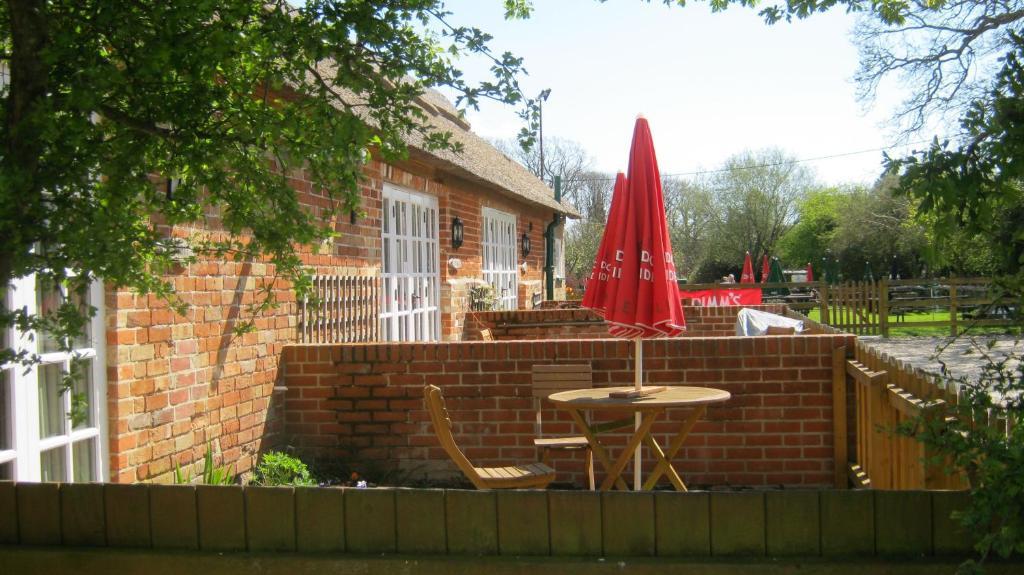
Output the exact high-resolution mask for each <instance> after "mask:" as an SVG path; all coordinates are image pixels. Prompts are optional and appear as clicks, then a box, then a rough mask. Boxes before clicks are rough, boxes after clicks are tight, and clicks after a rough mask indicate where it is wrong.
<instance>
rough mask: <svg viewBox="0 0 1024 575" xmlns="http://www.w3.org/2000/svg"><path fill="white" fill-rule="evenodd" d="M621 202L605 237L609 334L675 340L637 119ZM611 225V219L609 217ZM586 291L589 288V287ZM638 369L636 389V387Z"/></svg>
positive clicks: (669, 262) (672, 302)
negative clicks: (611, 250) (610, 258)
mask: <svg viewBox="0 0 1024 575" xmlns="http://www.w3.org/2000/svg"><path fill="white" fill-rule="evenodd" d="M624 191H625V197H624V198H623V200H622V206H621V208H620V210H619V213H618V214H616V216H617V217H621V218H622V220H621V221H619V222H614V221H610V222H609V225H608V230H607V231H606V232H605V234H606V235H607V234H608V233H609V232H610V231H611V230H615V231H614V232H613V233H615V236H614V238H613V242H614V245H615V246H616V252H615V260H616V263H617V264H618V265H617V268H618V269H616V270H615V272H616V273H618V274H619V277H612V279H611V280H610V281H609V282H608V284H607V287H606V288H605V291H604V294H603V296H604V304H605V310H606V313H605V319H606V320H607V321H608V322H609V323H611V324H612V327H611V328H610V329H609V331H610V332H611V333H612V334H613V335H617V336H620V337H630V338H637V339H638V341H637V345H638V346H639V338H642V337H659V336H675V335H679V334H681V333H682V331H683V330H684V329H686V320H685V319H684V317H683V308H682V305H681V304H680V302H679V285H678V284H677V283H676V269H675V263H674V261H673V259H672V243H671V241H670V240H669V235H668V225H667V224H666V222H665V201H664V199H663V196H662V191H661V175H660V174H659V173H658V160H657V158H656V157H655V154H654V143H653V141H652V140H651V129H650V126H648V125H647V120H646V119H645V118H643V117H640V118H637V121H636V126H635V128H634V131H633V145H632V147H631V148H630V153H629V171H628V172H627V174H626V186H625V189H624ZM609 220H611V214H609ZM588 291H589V288H588ZM639 369H640V366H639V365H637V370H638V373H637V387H638V388H639V383H640V381H639Z"/></svg>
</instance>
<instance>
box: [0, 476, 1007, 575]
mask: <svg viewBox="0 0 1024 575" xmlns="http://www.w3.org/2000/svg"><path fill="white" fill-rule="evenodd" d="M966 503H967V494H966V493H965V492H950V491H936V492H929V491H902V492H895V491H873V490H864V491H820V492H816V491H768V492H746V493H726V492H712V493H699V492H693V493H669V492H659V493H649V492H648V493H628V492H627V493H597V492H572V491H551V490H549V491H500V492H499V491H461V490H438V489H338V488H318V487H301V488H291V487H241V486H204V485H200V486H193V485H145V484H138V485H114V484H101V483H91V484H57V483H18V484H15V483H11V482H0V572H2V573H18V574H25V573H33V572H36V573H58V572H68V573H70V572H74V573H93V572H99V573H103V572H104V571H102V570H98V569H96V564H97V561H102V560H103V559H102V558H104V557H106V558H111V557H118V556H120V557H124V556H125V555H124V554H125V553H127V552H128V551H129V550H131V549H136V550H146V551H147V552H151V553H155V552H161V551H172V550H173V551H174V552H175V553H176V554H177V556H178V557H182V556H184V557H189V556H194V554H195V553H199V554H205V555H206V556H207V557H211V558H219V559H220V560H222V561H223V560H224V559H225V558H230V557H236V558H237V557H239V556H241V555H242V554H243V553H245V552H249V553H263V554H265V555H263V557H265V558H268V559H269V558H273V557H281V556H288V557H293V558H294V561H295V563H292V567H293V570H292V571H276V570H275V572H285V573H299V572H302V573H307V572H309V573H312V572H321V571H313V570H305V569H298V568H297V566H298V565H301V560H302V557H303V555H302V554H304V553H325V554H329V555H334V556H337V555H347V554H351V555H352V556H355V557H359V556H364V557H365V556H368V555H371V554H373V555H378V556H379V555H380V554H406V555H440V556H448V557H449V559H451V560H454V559H456V557H457V556H468V557H492V558H495V557H497V556H526V557H529V556H535V557H544V556H553V557H561V558H563V559H567V558H572V557H579V558H583V557H603V556H608V557H622V558H627V557H628V558H642V557H659V558H663V561H671V560H672V558H679V559H683V558H686V559H689V560H690V561H697V562H699V561H702V560H703V561H709V560H712V559H715V560H723V559H725V560H728V559H730V558H747V559H748V560H751V559H752V560H756V559H757V558H764V557H771V558H775V559H774V560H773V562H772V563H771V564H772V565H773V566H776V567H777V566H778V563H775V562H774V561H778V560H779V559H782V560H786V559H788V558H797V557H799V558H804V560H805V561H806V560H807V559H809V558H817V559H815V561H819V562H828V561H836V560H839V561H849V558H850V557H856V558H858V559H857V562H856V564H857V565H858V566H859V567H860V569H862V571H860V572H865V571H867V572H882V571H881V570H880V571H875V570H874V569H871V568H869V567H865V566H864V563H863V562H865V561H868V562H870V561H872V560H874V559H875V558H890V559H892V558H915V560H916V561H921V560H922V558H929V557H960V558H963V557H965V556H966V555H967V554H968V553H969V552H970V544H971V541H970V537H968V536H967V535H966V534H965V533H963V531H962V529H961V528H960V526H959V525H958V524H957V523H955V522H954V521H953V520H952V519H950V513H951V512H953V511H954V510H960V509H963V508H964V507H965V506H966ZM62 547H63V548H62ZM35 549H39V550H44V551H45V552H46V553H45V555H43V556H39V555H32V556H28V555H25V554H23V553H24V552H26V551H33V550H35ZM89 550H94V551H96V553H95V555H93V556H92V560H87V561H79V562H77V563H75V562H71V561H69V560H68V559H69V558H68V557H64V556H62V555H61V554H62V553H65V552H68V551H74V552H86V551H89ZM26 557H31V558H32V559H33V560H35V561H44V562H46V563H44V564H45V565H46V568H42V567H41V566H40V563H36V562H34V561H29V560H27V559H26ZM844 558H845V559H844ZM108 560H109V559H108ZM552 560H555V559H552ZM916 561H915V562H916ZM101 564H102V563H101ZM613 564H614V563H613ZM218 565H219V564H212V565H211V566H214V567H216V566H218ZM286 565H287V564H286ZM286 565H285V566H286ZM665 565H666V564H665V563H661V566H662V568H663V569H664V567H665ZM1003 565H1004V566H1006V565H1008V564H1006V563H1003ZM122 566H124V565H122ZM630 566H631V567H632V563H630ZM1009 566H1013V567H1018V568H1019V567H1020V565H1019V564H1016V565H1013V564H1010V565H1009ZM137 567H138V568H135V569H130V570H129V571H124V570H111V571H105V572H106V573H111V572H113V573H121V572H147V573H173V572H191V571H192V570H184V571H175V570H170V569H167V568H165V567H164V566H163V565H161V564H146V563H145V562H144V561H140V563H139V564H138V565H137ZM278 567H283V566H281V565H279V566H278ZM588 567H590V568H591V569H588ZM592 567H593V565H590V564H583V565H581V564H577V565H576V567H575V569H573V568H571V566H570V569H569V570H568V571H547V572H586V573H591V572H593V570H592ZM749 567H751V566H750V565H748V568H749ZM992 567H996V568H997V569H999V570H998V571H996V572H1007V573H1009V572H1014V571H1011V570H1006V571H1002V570H1001V568H1000V565H999V564H998V563H996V564H995V565H994V566H993V565H990V564H989V565H986V568H992ZM808 568H809V566H808V565H806V564H805V565H803V566H802V569H799V570H796V571H784V572H785V573H791V572H792V573H804V572H806V571H807V569H808ZM90 569H92V570H90ZM691 569H692V566H691ZM811 570H812V571H814V572H816V573H820V572H832V571H829V570H825V571H822V570H820V565H819V569H818V570H815V569H814V568H811ZM212 571H214V572H217V573H221V572H225V571H222V570H221V569H219V568H214V569H212ZM481 571H482V569H481ZM670 571H671V572H677V571H675V570H670ZM228 572H232V573H234V572H239V571H235V570H231V571H228ZM241 572H245V571H241ZM248 572H250V573H257V572H258V573H264V572H266V571H264V570H263V569H261V568H260V569H253V570H251V571H248ZM338 572H348V571H338ZM358 572H370V573H373V572H375V571H373V570H372V569H371V570H359V571H358ZM386 572H392V571H386ZM393 572H396V573H398V572H400V573H415V572H418V571H417V569H416V567H415V564H412V565H410V564H408V563H407V564H406V565H405V567H404V568H402V569H400V570H397V571H393ZM466 572H473V571H466ZM515 572H516V573H524V572H526V571H525V570H521V571H515ZM531 572H532V571H531ZM616 572H620V571H616ZM630 572H632V571H630ZM660 572H666V571H660ZM679 572H681V571H679ZM715 572H719V571H715ZM734 572H735V573H745V572H747V571H744V570H738V571H729V573H734ZM770 572H771V573H775V574H778V573H780V571H778V570H772V571H770ZM884 572H887V573H888V572H891V571H889V570H884ZM1017 572H1019V571H1017Z"/></svg>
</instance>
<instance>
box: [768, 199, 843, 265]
mask: <svg viewBox="0 0 1024 575" xmlns="http://www.w3.org/2000/svg"><path fill="white" fill-rule="evenodd" d="M845 204H846V193H845V191H844V190H841V189H839V188H818V189H814V190H810V191H809V192H808V193H807V196H806V197H805V198H804V199H803V200H801V201H800V203H799V204H798V205H797V213H798V214H799V217H798V219H797V222H796V224H794V225H793V227H792V228H790V229H789V230H788V231H787V232H786V233H785V234H784V235H783V236H782V237H781V238H779V250H778V251H779V255H780V256H781V257H782V259H783V260H785V261H787V262H790V263H791V264H797V265H798V264H799V263H800V262H811V263H813V264H815V270H819V268H818V263H819V262H820V261H821V258H822V257H825V253H826V251H827V250H830V249H831V246H832V240H833V238H834V237H835V233H836V228H837V227H838V226H839V222H840V221H841V220H842V214H843V207H844V206H845ZM818 274H819V275H821V274H824V270H820V271H818ZM821 279H824V278H821Z"/></svg>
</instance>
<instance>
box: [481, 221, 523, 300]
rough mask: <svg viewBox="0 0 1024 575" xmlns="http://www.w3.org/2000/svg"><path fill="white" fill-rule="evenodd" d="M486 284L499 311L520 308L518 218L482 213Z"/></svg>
mask: <svg viewBox="0 0 1024 575" xmlns="http://www.w3.org/2000/svg"><path fill="white" fill-rule="evenodd" d="M483 221H484V230H483V236H484V237H483V250H484V254H483V273H484V281H485V282H487V283H489V284H490V285H491V287H492V288H494V295H495V297H496V298H497V300H498V309H516V308H518V307H519V268H518V267H517V263H516V217H515V216H514V215H512V214H509V213H505V212H500V211H498V210H495V209H492V208H484V209H483Z"/></svg>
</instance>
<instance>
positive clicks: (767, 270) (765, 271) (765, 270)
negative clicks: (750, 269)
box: [761, 254, 771, 283]
mask: <svg viewBox="0 0 1024 575" xmlns="http://www.w3.org/2000/svg"><path fill="white" fill-rule="evenodd" d="M770 274H771V265H770V264H769V263H768V254H764V258H763V259H762V260H761V283H765V282H767V281H768V276H769V275H770Z"/></svg>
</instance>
